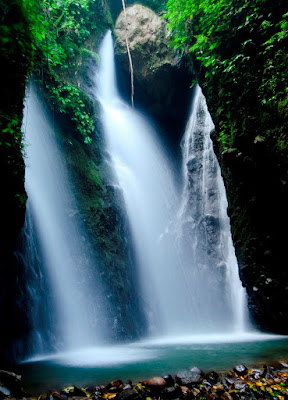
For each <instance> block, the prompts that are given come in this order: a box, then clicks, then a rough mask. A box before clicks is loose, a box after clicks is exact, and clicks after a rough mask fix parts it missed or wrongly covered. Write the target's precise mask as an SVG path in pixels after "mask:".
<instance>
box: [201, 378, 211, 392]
mask: <svg viewBox="0 0 288 400" xmlns="http://www.w3.org/2000/svg"><path fill="white" fill-rule="evenodd" d="M202 385H203V388H204V390H206V391H207V392H209V391H210V389H211V388H212V383H211V382H209V381H206V380H205V381H203V382H202Z"/></svg>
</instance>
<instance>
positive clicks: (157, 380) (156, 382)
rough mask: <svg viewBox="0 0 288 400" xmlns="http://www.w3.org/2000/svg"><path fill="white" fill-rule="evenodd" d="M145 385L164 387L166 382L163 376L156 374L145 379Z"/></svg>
mask: <svg viewBox="0 0 288 400" xmlns="http://www.w3.org/2000/svg"><path fill="white" fill-rule="evenodd" d="M147 385H148V386H150V387H151V388H157V387H164V386H167V382H166V380H165V379H164V378H161V377H158V376H156V377H154V378H151V379H149V380H148V381H147Z"/></svg>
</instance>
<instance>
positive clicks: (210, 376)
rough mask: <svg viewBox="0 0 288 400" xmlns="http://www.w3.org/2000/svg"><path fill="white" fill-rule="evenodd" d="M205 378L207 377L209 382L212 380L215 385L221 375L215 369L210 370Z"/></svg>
mask: <svg viewBox="0 0 288 400" xmlns="http://www.w3.org/2000/svg"><path fill="white" fill-rule="evenodd" d="M204 378H205V379H207V381H208V382H210V383H211V384H212V385H214V384H215V383H216V382H217V381H218V378H219V375H218V374H217V372H215V371H210V372H208V373H207V374H206V375H204Z"/></svg>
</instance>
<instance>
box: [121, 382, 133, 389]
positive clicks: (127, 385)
mask: <svg viewBox="0 0 288 400" xmlns="http://www.w3.org/2000/svg"><path fill="white" fill-rule="evenodd" d="M130 389H133V387H132V386H131V385H130V383H126V384H125V385H124V386H123V390H130Z"/></svg>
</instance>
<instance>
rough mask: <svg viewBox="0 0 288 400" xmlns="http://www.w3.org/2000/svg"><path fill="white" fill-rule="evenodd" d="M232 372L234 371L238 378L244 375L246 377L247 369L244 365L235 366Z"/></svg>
mask: <svg viewBox="0 0 288 400" xmlns="http://www.w3.org/2000/svg"><path fill="white" fill-rule="evenodd" d="M233 371H234V372H235V373H236V374H237V375H238V376H244V375H247V373H248V369H247V368H246V367H245V365H242V364H240V365H236V366H235V367H234V368H233Z"/></svg>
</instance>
